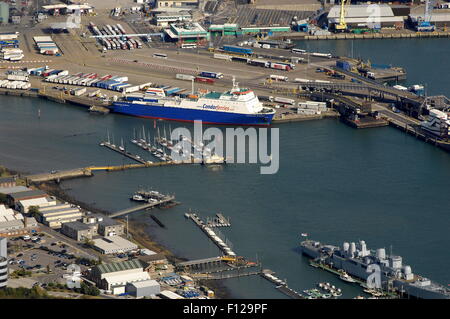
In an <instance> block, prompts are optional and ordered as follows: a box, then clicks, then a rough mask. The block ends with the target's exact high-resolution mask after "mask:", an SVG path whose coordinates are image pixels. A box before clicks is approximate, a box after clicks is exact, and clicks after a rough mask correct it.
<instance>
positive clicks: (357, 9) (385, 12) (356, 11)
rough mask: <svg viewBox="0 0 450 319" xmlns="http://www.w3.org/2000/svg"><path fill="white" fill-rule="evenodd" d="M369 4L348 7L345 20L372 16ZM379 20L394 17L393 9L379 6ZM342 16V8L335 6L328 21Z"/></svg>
mask: <svg viewBox="0 0 450 319" xmlns="http://www.w3.org/2000/svg"><path fill="white" fill-rule="evenodd" d="M369 6H370V5H369V4H352V5H348V6H346V14H345V19H348V18H362V17H365V18H367V17H369V16H370V15H371V9H370V7H369ZM377 10H378V12H377V18H379V17H381V18H383V17H393V16H394V12H393V11H392V8H391V7H390V6H389V5H387V4H377ZM340 14H341V6H340V5H335V6H333V7H331V9H330V12H329V13H328V19H333V18H339V17H340Z"/></svg>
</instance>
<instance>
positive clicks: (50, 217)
mask: <svg viewBox="0 0 450 319" xmlns="http://www.w3.org/2000/svg"><path fill="white" fill-rule="evenodd" d="M82 217H83V213H82V212H81V210H80V209H79V208H78V207H77V206H75V205H71V204H58V205H56V203H55V204H54V205H48V206H46V207H40V208H39V221H40V222H41V223H43V224H44V225H47V226H49V227H51V228H61V226H62V224H64V223H69V222H74V221H77V220H80V219H81V218H82Z"/></svg>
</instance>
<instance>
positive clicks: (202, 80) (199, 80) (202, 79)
mask: <svg viewBox="0 0 450 319" xmlns="http://www.w3.org/2000/svg"><path fill="white" fill-rule="evenodd" d="M194 81H195V82H201V83H207V84H214V82H215V81H214V79H211V78H204V77H200V76H197V77H195V79H194Z"/></svg>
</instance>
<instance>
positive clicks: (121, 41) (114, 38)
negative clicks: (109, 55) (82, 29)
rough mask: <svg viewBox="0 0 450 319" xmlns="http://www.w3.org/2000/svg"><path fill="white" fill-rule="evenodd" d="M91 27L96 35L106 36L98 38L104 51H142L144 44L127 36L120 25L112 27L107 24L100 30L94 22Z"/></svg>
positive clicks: (90, 24)
mask: <svg viewBox="0 0 450 319" xmlns="http://www.w3.org/2000/svg"><path fill="white" fill-rule="evenodd" d="M89 27H90V29H91V32H92V33H93V34H94V35H97V36H105V37H99V38H98V40H99V42H100V43H101V44H102V46H103V49H104V50H119V49H122V50H133V49H142V42H141V41H140V40H138V39H135V38H133V37H129V36H126V34H127V33H126V32H125V29H124V28H123V27H122V26H121V25H120V24H116V25H112V26H111V25H109V24H107V25H105V26H103V27H102V28H101V29H100V28H99V27H97V26H96V25H95V24H94V23H93V22H90V23H89ZM106 36H109V37H106Z"/></svg>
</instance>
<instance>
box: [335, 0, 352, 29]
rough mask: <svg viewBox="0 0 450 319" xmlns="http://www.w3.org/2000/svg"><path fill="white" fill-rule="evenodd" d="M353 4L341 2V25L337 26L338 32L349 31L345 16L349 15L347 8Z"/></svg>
mask: <svg viewBox="0 0 450 319" xmlns="http://www.w3.org/2000/svg"><path fill="white" fill-rule="evenodd" d="M350 3H351V0H341V10H340V12H339V23H338V24H336V25H335V29H336V31H339V32H345V31H347V22H345V15H346V14H347V6H348V5H349V4H350Z"/></svg>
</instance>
